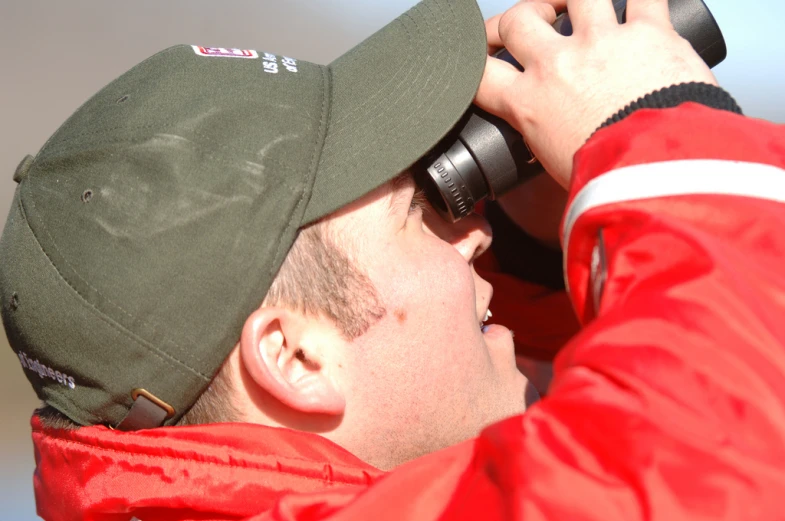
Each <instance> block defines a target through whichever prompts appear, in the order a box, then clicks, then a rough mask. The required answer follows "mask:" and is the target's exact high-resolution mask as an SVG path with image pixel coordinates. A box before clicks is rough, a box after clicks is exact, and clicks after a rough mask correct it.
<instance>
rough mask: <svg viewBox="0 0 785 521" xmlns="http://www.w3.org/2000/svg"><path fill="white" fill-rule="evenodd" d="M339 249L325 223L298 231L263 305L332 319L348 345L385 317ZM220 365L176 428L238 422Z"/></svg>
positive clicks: (372, 291)
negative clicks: (346, 339) (350, 340)
mask: <svg viewBox="0 0 785 521" xmlns="http://www.w3.org/2000/svg"><path fill="white" fill-rule="evenodd" d="M350 251H351V248H348V247H340V246H338V244H337V240H336V233H335V231H334V230H333V229H332V227H330V225H329V223H327V222H317V223H316V224H313V225H311V226H309V227H307V228H304V229H302V230H301V231H300V234H299V236H298V237H297V240H295V242H294V244H293V245H292V248H291V249H290V250H289V253H288V254H287V256H286V259H285V260H284V262H283V264H282V265H281V269H280V270H278V274H277V275H276V277H275V279H274V280H273V283H272V285H271V286H270V289H269V290H268V291H267V296H266V297H265V299H264V301H263V303H262V305H263V306H266V307H271V306H280V307H285V308H288V309H293V310H297V311H300V312H302V313H304V314H306V315H311V316H325V317H327V318H329V319H331V320H332V321H333V322H334V323H335V324H336V325H337V326H338V328H339V329H340V330H341V332H342V333H343V335H344V336H345V337H346V338H348V339H353V338H357V337H358V336H360V335H362V334H363V333H365V332H366V331H367V330H368V328H369V327H371V325H373V323H375V322H376V321H378V320H379V319H381V318H382V317H383V316H384V315H385V314H386V309H385V307H384V305H383V303H382V302H381V300H380V299H379V296H378V293H377V291H376V287H375V286H374V285H373V283H372V282H371V280H370V279H369V278H368V276H367V275H365V273H363V272H362V271H361V270H360V269H358V268H357V265H356V263H355V262H353V261H352V260H351V258H350V256H349V254H350ZM227 367H228V364H226V363H224V365H223V366H222V367H221V369H220V370H219V371H218V374H217V375H216V376H215V378H214V379H213V381H212V382H211V383H210V386H209V387H208V388H207V390H206V391H205V392H204V393H203V394H202V396H200V397H199V399H198V400H196V402H195V403H194V405H193V406H192V407H191V409H190V410H189V411H188V412H187V413H186V414H185V415H184V416H183V417H182V418H181V419H180V421H179V422H178V425H200V424H206V423H220V422H231V421H241V420H242V418H241V417H240V414H239V412H238V411H237V409H236V408H235V407H234V406H233V404H232V401H231V394H232V393H231V391H232V382H231V376H230V374H229V371H228V369H227Z"/></svg>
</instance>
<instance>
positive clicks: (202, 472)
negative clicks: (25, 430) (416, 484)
mask: <svg viewBox="0 0 785 521" xmlns="http://www.w3.org/2000/svg"><path fill="white" fill-rule="evenodd" d="M32 427H33V444H34V446H35V457H36V472H35V477H34V485H35V494H36V503H37V505H38V513H39V515H41V516H42V517H43V518H44V519H47V520H50V521H71V520H77V519H78V520H85V521H93V520H95V521H98V520H101V521H104V520H107V521H108V520H112V521H115V520H118V519H128V518H129V517H130V516H136V517H139V518H141V519H147V518H148V517H149V518H155V519H180V518H182V517H186V518H187V517H190V518H194V517H200V518H202V517H201V516H204V517H203V518H209V519H236V518H238V517H245V516H249V515H252V514H257V513H259V512H262V511H265V510H267V509H269V508H271V507H272V505H273V504H274V502H275V500H276V499H277V498H279V497H280V496H281V495H283V494H285V493H287V492H289V491H297V492H318V491H323V490H326V489H331V488H334V487H339V486H350V487H367V486H368V485H369V484H370V483H372V482H374V481H375V480H377V479H378V478H379V477H381V476H382V475H383V474H384V473H383V472H382V471H380V470H378V469H376V468H374V467H371V466H370V465H368V464H366V463H364V462H362V461H361V460H359V459H358V458H357V457H355V456H353V455H352V454H351V453H349V452H347V451H346V450H344V449H343V448H341V447H339V446H338V445H336V444H334V443H332V442H331V441H329V440H327V439H325V438H322V437H321V436H318V435H316V434H309V433H303V432H297V431H292V430H289V429H279V428H273V427H265V426H261V425H252V424H243V423H233V424H226V423H225V424H214V425H201V426H195V427H161V428H157V429H150V430H142V431H136V432H121V431H115V430H111V429H109V428H106V427H102V426H97V427H83V428H81V429H78V430H70V431H69V430H53V429H45V428H44V427H43V425H42V424H41V422H40V420H39V419H38V418H37V417H33V420H32ZM123 514H124V515H123ZM129 514H130V515H129Z"/></svg>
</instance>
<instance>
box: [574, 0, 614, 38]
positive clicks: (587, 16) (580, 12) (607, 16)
mask: <svg viewBox="0 0 785 521" xmlns="http://www.w3.org/2000/svg"><path fill="white" fill-rule="evenodd" d="M567 12H568V13H569V15H570V21H571V22H572V27H573V32H574V33H580V32H583V31H586V30H595V29H598V28H603V27H608V26H610V25H618V24H619V20H618V19H617V18H616V12H615V11H614V10H613V3H612V2H611V0H567Z"/></svg>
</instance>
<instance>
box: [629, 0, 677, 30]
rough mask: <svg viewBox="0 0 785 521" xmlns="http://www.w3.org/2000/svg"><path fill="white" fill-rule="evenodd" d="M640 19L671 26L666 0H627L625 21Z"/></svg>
mask: <svg viewBox="0 0 785 521" xmlns="http://www.w3.org/2000/svg"><path fill="white" fill-rule="evenodd" d="M640 19H647V20H651V21H653V22H656V23H658V24H665V25H666V26H668V27H673V26H672V25H671V18H670V11H669V10H668V0H629V1H628V2H627V21H628V22H630V21H634V20H640Z"/></svg>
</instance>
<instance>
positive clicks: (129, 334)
mask: <svg viewBox="0 0 785 521" xmlns="http://www.w3.org/2000/svg"><path fill="white" fill-rule="evenodd" d="M31 199H32V198H31ZM31 202H32V204H33V208H35V202H34V201H31ZM19 208H20V211H21V212H22V216H23V217H24V220H25V224H26V225H27V227H28V229H29V230H30V233H32V234H33V237H34V238H35V243H36V245H38V248H39V249H40V250H41V252H42V253H43V254H44V255H46V258H47V260H48V261H49V264H50V265H51V266H52V268H53V269H54V270H55V273H57V275H58V276H59V277H60V279H61V280H62V281H63V282H65V284H66V285H67V286H68V287H69V288H70V289H71V290H72V291H73V292H74V293H76V294H77V295H78V296H79V298H80V299H81V302H82V303H83V304H84V305H85V306H86V307H87V308H89V309H91V310H92V311H93V312H94V314H95V315H96V316H98V317H99V318H100V319H101V320H102V321H103V322H105V323H106V324H107V325H109V326H110V327H112V328H113V329H115V330H117V331H118V332H120V333H122V334H123V335H124V336H126V337H127V338H128V339H130V340H132V341H133V342H135V343H136V344H137V345H138V346H140V347H143V348H145V349H146V350H147V351H149V352H151V353H152V354H153V355H155V356H157V357H158V358H160V359H161V360H163V361H167V359H168V361H170V362H177V363H178V364H179V365H180V366H182V367H183V368H186V369H188V371H190V372H191V373H193V374H195V375H197V376H200V377H201V378H203V379H205V380H207V381H209V380H210V378H209V377H207V376H205V375H203V374H202V373H200V372H199V371H197V370H196V369H194V368H192V367H190V366H189V365H188V364H186V363H184V362H182V361H181V360H178V359H177V358H175V357H174V356H172V355H170V354H169V353H165V352H163V351H160V350H159V349H158V348H156V347H155V346H153V345H152V344H148V343H146V342H145V341H144V340H142V339H141V338H137V337H136V335H134V334H133V333H132V332H130V331H129V330H127V329H126V328H124V327H123V326H121V325H120V324H117V323H116V322H115V321H114V320H112V319H110V318H109V317H107V316H106V315H104V314H103V313H101V311H99V310H98V309H97V308H96V307H95V306H93V305H92V304H91V303H90V302H89V301H88V300H87V299H86V298H85V297H84V295H82V294H81V293H80V292H79V290H77V289H76V288H75V287H74V286H73V285H72V284H71V282H70V281H69V280H68V279H67V278H66V277H65V276H64V275H63V274H62V273H61V272H60V270H59V269H58V268H57V266H56V265H55V263H54V261H53V260H52V258H51V257H50V256H49V254H48V253H47V252H46V250H45V249H44V247H43V246H42V245H41V241H39V240H38V236H37V235H36V233H35V230H33V227H32V226H31V225H30V221H29V220H28V219H27V212H25V209H24V205H22V202H21V197H20V201H19ZM40 224H41V227H42V228H43V229H44V232H45V233H46V234H47V235H48V236H49V238H50V239H52V236H51V235H49V232H48V231H47V230H46V226H45V225H44V223H43V220H42V221H41V223H40ZM52 245H53V246H54V248H55V250H57V246H56V245H54V240H52ZM57 252H58V253H60V250H57ZM60 255H61V256H62V253H60ZM63 261H64V262H65V263H66V264H68V261H67V260H65V256H63ZM68 266H69V267H71V266H70V264H69V265H68ZM72 269H73V268H72ZM76 276H77V278H79V279H80V280H82V282H84V283H85V284H87V286H88V287H90V288H91V289H92V290H93V291H95V292H96V293H97V294H98V295H100V296H102V297H103V295H101V293H100V292H98V291H97V290H96V289H95V288H93V287H92V286H90V284H88V283H87V282H86V281H85V280H83V279H82V278H81V277H79V275H78V274H77V275H76ZM104 298H105V297H104ZM106 300H107V302H109V303H110V304H112V302H111V301H110V300H109V299H106ZM112 305H114V304H112ZM121 311H123V312H125V310H122V309H121ZM125 313H126V315H128V317H130V318H131V319H134V320H136V319H135V318H134V317H133V316H132V315H130V314H128V313H127V312H125ZM169 341H170V342H171V340H169ZM172 343H173V344H174V345H175V346H177V347H180V346H178V345H177V344H176V343H174V342H172ZM175 367H176V366H175ZM180 371H181V372H182V369H180ZM121 405H122V404H121Z"/></svg>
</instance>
